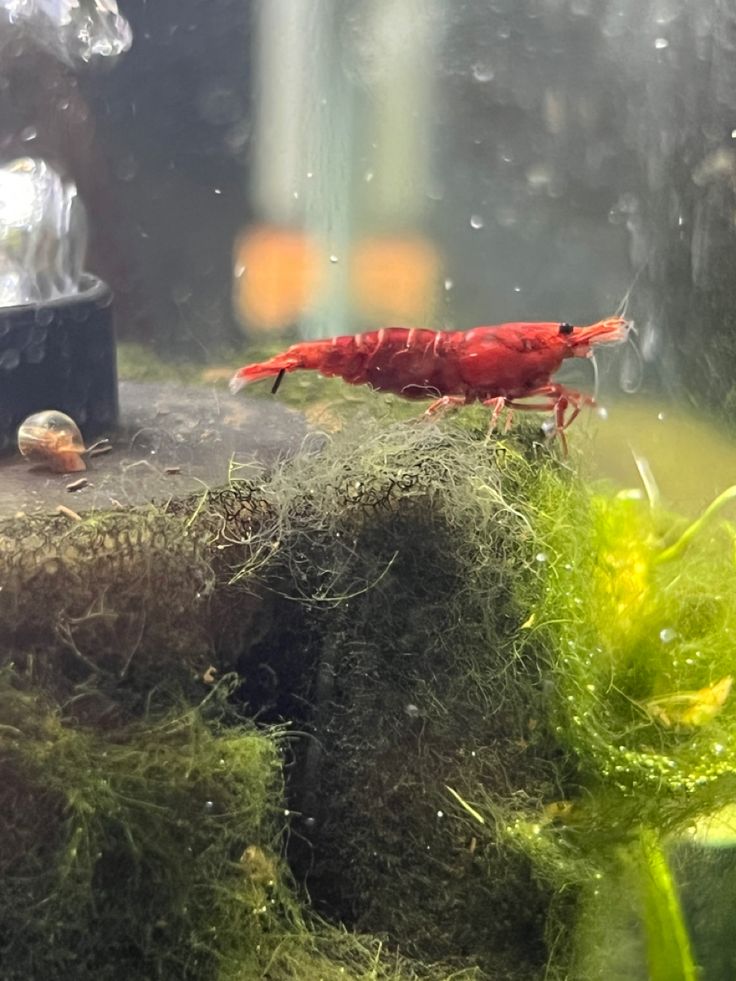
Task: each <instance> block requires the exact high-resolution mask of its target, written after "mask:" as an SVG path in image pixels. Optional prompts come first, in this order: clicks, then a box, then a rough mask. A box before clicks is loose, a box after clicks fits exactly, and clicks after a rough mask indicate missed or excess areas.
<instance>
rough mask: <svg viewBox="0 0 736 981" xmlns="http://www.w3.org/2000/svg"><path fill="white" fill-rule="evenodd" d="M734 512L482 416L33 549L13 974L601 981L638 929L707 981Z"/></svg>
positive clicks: (724, 736) (11, 704) (358, 447)
mask: <svg viewBox="0 0 736 981" xmlns="http://www.w3.org/2000/svg"><path fill="white" fill-rule="evenodd" d="M724 500H725V499H724ZM721 503H723V502H721ZM718 507H720V504H719V505H718ZM717 511H718V508H717V507H716V508H715V509H709V511H708V513H707V514H706V516H705V517H704V519H703V520H701V521H699V522H695V523H693V524H692V525H691V526H686V523H684V522H683V521H682V520H681V519H679V518H677V517H676V516H672V515H668V514H667V513H666V512H664V511H662V510H661V509H659V508H656V507H650V506H649V505H648V504H647V502H646V501H644V500H637V499H634V498H633V497H632V496H631V495H628V496H624V497H617V496H616V495H615V494H614V493H609V492H607V491H601V490H598V491H596V492H593V491H591V490H590V489H589V488H586V487H585V486H584V485H583V484H582V483H581V482H580V481H579V480H578V479H577V478H576V477H575V476H574V472H573V470H572V468H571V467H570V466H569V465H568V464H566V463H564V462H563V461H561V460H560V458H559V457H558V456H557V454H556V452H555V450H554V449H553V448H550V446H548V445H545V444H543V443H540V442H538V441H537V439H536V430H535V428H534V427H533V426H530V427H528V428H524V429H521V430H517V431H516V433H515V434H514V436H513V437H503V438H499V437H495V436H491V435H489V434H488V432H487V420H486V418H485V416H483V415H482V414H478V415H476V414H474V413H473V412H468V413H464V414H463V415H462V417H457V418H453V419H450V420H447V421H443V422H442V423H441V424H440V425H439V426H438V425H436V424H434V423H432V424H417V423H411V422H410V423H401V424H396V423H393V424H391V423H388V422H387V421H386V420H380V419H371V418H366V417H365V416H358V417H357V418H356V420H354V421H353V422H352V423H350V424H349V425H348V426H346V428H345V429H344V430H343V431H341V432H339V433H336V434H334V435H332V436H330V437H328V438H325V437H324V436H320V437H319V438H316V439H315V440H314V442H309V441H308V442H307V444H306V445H305V446H304V449H303V452H302V453H301V454H300V455H299V457H298V458H296V459H295V460H292V461H290V462H288V463H285V464H283V465H279V466H277V467H275V468H273V469H272V470H271V471H270V472H268V473H266V472H264V473H263V475H262V477H261V478H260V479H259V480H258V481H253V480H252V479H249V480H245V479H242V480H241V479H239V471H238V470H237V468H236V467H233V469H232V473H231V480H230V483H229V486H227V487H225V488H216V489H212V490H210V491H206V492H203V493H202V494H200V495H198V496H196V497H195V498H190V499H184V500H178V501H175V500H172V501H170V502H169V503H168V504H167V505H166V506H165V507H163V508H158V509H155V508H144V509H138V510H130V511H119V512H116V513H104V514H102V513H95V514H92V515H90V516H87V517H82V520H81V521H78V522H73V523H72V522H70V521H69V520H68V519H67V518H64V517H63V516H58V515H56V516H50V517H49V518H43V517H34V518H32V519H31V518H27V517H18V518H16V519H12V520H9V521H6V522H4V523H3V524H2V525H1V526H0V541H1V542H2V545H3V547H2V548H1V549H0V577H2V582H3V584H4V588H3V590H2V591H0V638H1V639H2V644H3V651H4V661H5V665H6V667H5V673H4V675H3V676H2V679H1V680H2V689H1V691H0V694H1V695H2V698H0V715H1V717H0V751H1V752H0V770H1V771H2V781H1V782H2V786H3V787H4V788H5V790H4V793H6V794H7V795H9V796H8V801H7V804H6V806H5V807H4V808H3V810H2V811H1V812H0V814H1V816H0V822H2V828H1V830H2V835H1V836H0V838H2V840H3V846H2V848H0V855H1V856H2V861H3V863H4V866H5V868H6V869H7V870H8V875H7V876H6V877H5V880H4V881H5V882H6V883H7V885H6V886H3V890H2V893H1V894H0V945H1V947H0V950H1V951H4V956H3V965H5V963H9V964H10V965H11V967H12V971H11V970H10V969H9V971H10V973H9V974H8V976H9V977H18V978H20V977H33V976H36V975H38V976H41V975H42V976H44V977H48V978H56V977H58V978H62V977H68V976H70V974H69V972H70V971H71V970H72V968H71V967H70V965H74V968H73V970H74V971H76V974H75V975H74V976H75V977H77V976H78V977H80V978H85V977H90V978H91V977H96V978H97V977H101V978H105V977H109V978H111V979H112V978H118V977H120V978H123V977H125V978H129V977H138V976H140V977H151V978H157V977H161V978H169V977H170V978H172V979H173V978H209V977H211V978H217V979H218V981H221V979H232V981H249V979H250V978H257V977H267V978H270V979H273V981H279V979H282V978H283V979H285V981H288V979H291V978H294V979H296V978H305V979H311V978H325V979H330V978H332V977H347V978H363V977H366V978H368V977H379V978H387V979H388V978H393V979H403V978H411V977H417V978H420V977H424V978H430V977H431V978H437V979H439V978H450V977H454V978H460V977H463V978H470V977H475V978H479V979H480V978H488V979H494V981H495V979H509V981H511V979H526V978H529V979H532V978H534V979H536V978H540V979H541V978H543V977H545V978H549V977H560V978H562V977H580V978H582V977H601V978H605V977H606V973H605V971H606V964H605V963H604V962H603V959H602V958H603V952H604V951H608V952H609V953H608V955H607V956H608V957H609V966H610V957H611V953H610V952H611V951H612V950H614V949H623V947H624V946H625V945H622V944H620V943H619V941H618V939H614V934H613V932H611V931H612V929H613V927H612V924H613V923H614V921H615V922H616V923H619V924H623V926H622V929H623V930H624V931H626V930H629V931H630V932H631V931H633V933H632V936H633V935H634V934H635V937H634V940H633V941H632V943H631V944H630V945H629V946H630V948H631V950H634V951H635V952H638V953H636V955H635V956H638V957H639V958H640V959H641V958H643V959H644V961H646V963H648V965H649V968H648V969H649V970H650V974H651V976H652V977H661V978H664V977H666V976H667V974H666V972H667V971H670V972H672V971H675V973H671V977H672V978H679V977H682V979H683V981H688V979H689V978H690V976H691V974H692V971H693V970H694V966H693V965H694V964H695V959H696V956H697V955H698V948H697V942H698V941H697V937H695V939H694V940H693V941H692V942H691V940H690V938H689V936H688V930H689V927H688V923H687V920H686V918H685V916H684V914H683V911H682V908H681V906H680V903H679V900H678V885H677V883H676V881H675V876H674V873H673V872H672V871H671V869H670V867H669V862H670V855H671V853H672V848H673V847H676V842H677V841H678V840H679V838H681V837H682V836H684V835H686V834H687V829H688V827H690V826H691V825H692V823H693V822H697V821H699V820H700V819H701V818H703V817H704V816H705V815H707V814H708V813H709V812H710V811H712V810H714V809H716V808H717V807H720V806H721V805H722V804H724V803H725V802H726V801H727V799H728V797H729V795H730V793H731V791H732V787H733V776H734V760H735V759H736V751H735V750H734V748H733V747H734V738H736V735H735V734H734V733H735V729H734V722H733V720H734V708H733V705H732V703H731V700H730V685H731V682H730V667H729V665H730V663H731V662H730V658H731V653H730V652H731V649H732V635H733V630H734V628H735V625H736V604H735V602H734V599H733V596H734V595H736V592H735V591H734V589H733V586H734V585H736V583H734V581H733V580H734V575H735V568H734V563H733V551H732V539H733V534H732V532H731V531H730V528H729V526H727V525H725V524H724V523H722V522H721V523H719V522H720V518H719V516H718V514H717V513H716V512H717ZM706 519H708V520H706ZM729 536H730V537H729ZM11 665H12V667H11ZM287 863H288V866H287ZM287 867H288V872H287ZM655 873H656V874H655ZM651 882H654V883H655V886H651V887H647V885H646V883H651ZM632 884H633V885H632ZM634 894H635V895H634ZM307 895H308V896H309V900H310V901H311V910H312V911H314V910H316V911H317V912H318V913H319V914H321V916H322V917H323V918H324V919H322V920H316V919H315V918H314V914H313V912H309V907H308V905H307V903H306V897H307ZM612 896H613V897H615V899H616V903H615V904H614V903H613V901H611V908H612V909H613V906H614V905H615V906H616V909H617V910H618V914H617V915H615V916H614V915H612V916H611V917H610V918H609V919H610V923H608V921H607V919H606V917H605V916H604V915H603V911H604V908H605V903H606V901H607V899H606V897H612ZM632 897H633V898H632ZM685 906H686V907H687V904H685ZM32 910H35V911H36V912H35V913H33V914H31V912H30V911H32ZM701 916H702V914H701ZM326 921H328V922H329V923H330V924H331V925H330V926H328V925H327V922H326ZM607 923H608V926H607ZM632 924H633V925H634V926H632ZM608 927H610V929H608ZM353 931H355V932H353ZM665 935H666V936H668V937H675V938H676V942H673V943H672V944H670V945H669V946H668V948H667V951H666V952H665V953H666V956H665V955H662V956H661V957H660V960H659V961H657V960H656V956H655V954H653V953H652V951H653V950H654V949H655V946H656V944H655V941H654V940H653V938H655V937H656V936H665ZM637 938H638V939H637ZM693 944H694V945H695V946H693ZM660 946H661V945H660ZM693 951H695V953H693ZM632 956H634V955H632ZM39 958H42V959H39ZM44 958H45V959H44ZM406 958H409V959H406ZM663 958H664V959H663ZM41 966H42V967H41ZM626 969H628V968H626ZM13 971H14V972H15V973H14V974H13V973H12V972H13ZM85 971H86V972H87V974H85V973H84V972H85ZM657 971H659V974H657ZM34 972H35V973H34ZM39 972H41V973H39ZM677 972H679V974H678V973H677Z"/></svg>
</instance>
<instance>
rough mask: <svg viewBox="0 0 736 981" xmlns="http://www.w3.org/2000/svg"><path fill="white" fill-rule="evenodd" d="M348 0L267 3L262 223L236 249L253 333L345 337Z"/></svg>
mask: <svg viewBox="0 0 736 981" xmlns="http://www.w3.org/2000/svg"><path fill="white" fill-rule="evenodd" d="M339 6H340V4H339V0H259V2H258V3H257V4H256V7H255V10H256V17H257V24H256V31H255V52H254V62H255V79H256V106H255V129H254V140H253V145H254V154H253V169H252V183H251V193H252V199H253V205H254V210H255V212H256V215H257V218H258V220H259V224H258V225H257V226H255V227H254V228H251V229H250V230H248V231H247V232H245V233H244V234H243V236H242V237H241V239H240V241H239V242H238V243H237V245H236V257H235V277H236V280H235V293H234V302H235V306H236V310H237V312H238V314H239V316H240V320H241V323H242V324H243V327H244V329H245V330H246V331H247V332H249V333H250V332H252V331H277V332H283V331H285V330H289V331H291V332H298V333H299V335H300V336H309V335H317V334H327V333H335V332H340V331H344V330H345V329H346V328H345V322H346V319H347V313H348V311H347V300H346V297H347V275H348V272H347V263H346V261H345V257H346V255H347V252H348V249H349V234H348V229H349V224H350V222H349V213H350V206H351V197H350V193H349V185H348V177H349V172H350V168H349V147H350V123H351V119H352V112H351V105H350V90H349V86H347V85H346V84H345V80H344V78H341V77H340V62H339V59H338V57H337V51H336V40H335V12H336V9H337V8H338V7H339Z"/></svg>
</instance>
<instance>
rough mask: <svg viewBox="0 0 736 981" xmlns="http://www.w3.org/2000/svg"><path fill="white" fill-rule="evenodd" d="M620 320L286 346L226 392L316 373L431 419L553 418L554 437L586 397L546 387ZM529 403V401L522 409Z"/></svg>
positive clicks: (614, 331)
mask: <svg viewBox="0 0 736 981" xmlns="http://www.w3.org/2000/svg"><path fill="white" fill-rule="evenodd" d="M629 326H630V325H629V322H628V321H626V320H624V319H623V318H621V317H614V318H612V319H610V320H601V321H599V322H598V323H596V324H591V325H589V326H587V327H576V326H574V325H573V324H568V323H562V324H560V323H510V324H499V325H498V326H495V327H474V328H472V330H467V331H434V330H425V329H420V328H413V327H412V328H408V327H384V328H383V329H381V330H375V331H367V332H365V333H362V334H354V335H348V336H344V337H331V338H326V339H324V340H317V341H303V342H301V343H298V344H293V345H292V346H291V347H290V348H288V349H287V350H286V351H283V352H282V353H281V354H277V355H276V356H275V357H273V358H271V359H270V360H268V361H262V362H260V363H257V364H249V365H246V366H245V367H244V368H241V369H240V370H239V371H238V372H237V373H236V374H235V375H234V377H233V378H232V380H231V382H230V389H231V391H232V392H237V391H238V390H239V389H240V388H242V386H243V385H247V384H249V383H250V382H255V381H260V380H261V379H264V378H270V377H274V378H275V382H274V385H273V389H272V391H274V392H275V391H276V389H277V388H278V386H279V384H280V382H281V379H282V378H283V376H284V374H285V373H287V372H291V371H300V370H312V371H318V372H320V374H322V375H325V376H327V377H330V376H333V375H336V376H338V377H340V378H342V379H344V380H345V381H346V382H349V383H350V384H351V385H370V386H371V387H372V388H374V389H376V390H377V391H379V392H393V393H395V394H396V395H401V396H403V397H404V398H407V399H430V398H431V399H433V401H432V403H431V404H430V405H429V407H428V408H427V414H428V415H432V414H434V413H435V412H437V411H438V410H441V409H444V408H447V407H449V406H459V405H468V404H470V403H471V402H481V403H483V405H487V406H488V407H489V408H490V409H491V410H492V415H491V425H492V426H493V425H495V423H496V422H497V420H498V417H499V415H500V414H501V412H502V411H503V410H504V409H510V410H513V409H525V410H536V411H540V412H553V413H554V419H555V432H556V433H559V434H560V436H561V439H562V441H563V443H564V430H565V429H566V428H567V427H568V426H569V425H570V423H571V422H572V421H573V419H575V417H576V416H577V415H578V413H579V412H580V410H581V409H582V407H583V406H586V405H595V401H594V399H593V397H592V396H590V395H584V394H582V393H581V392H578V391H575V390H574V389H571V388H568V387H567V386H565V385H562V384H560V383H559V382H555V381H553V380H552V376H553V375H554V373H555V372H556V371H557V370H558V369H559V368H560V367H561V365H562V362H563V361H565V360H566V359H567V358H585V357H590V356H591V354H592V351H593V348H594V347H597V346H599V345H603V344H618V343H621V342H622V341H624V340H625V339H626V337H627V335H628V330H629ZM527 399H531V400H533V401H525V400H527Z"/></svg>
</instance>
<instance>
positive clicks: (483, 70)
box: [470, 62, 496, 82]
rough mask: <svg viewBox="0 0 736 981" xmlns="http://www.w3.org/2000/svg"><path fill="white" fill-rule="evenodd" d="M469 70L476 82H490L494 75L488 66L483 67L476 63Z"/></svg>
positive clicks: (481, 64)
mask: <svg viewBox="0 0 736 981" xmlns="http://www.w3.org/2000/svg"><path fill="white" fill-rule="evenodd" d="M470 70H471V72H472V74H473V78H474V79H475V80H476V82H492V81H493V76H494V75H495V74H496V73H495V72H494V70H493V69H492V68H491V66H490V65H484V64H483V63H482V62H476V64H475V65H473V67H472V68H471V69H470Z"/></svg>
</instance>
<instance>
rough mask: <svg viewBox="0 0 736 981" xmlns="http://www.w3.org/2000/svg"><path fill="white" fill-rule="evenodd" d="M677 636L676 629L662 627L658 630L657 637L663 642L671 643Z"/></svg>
mask: <svg viewBox="0 0 736 981" xmlns="http://www.w3.org/2000/svg"><path fill="white" fill-rule="evenodd" d="M676 637H677V631H676V630H674V629H673V628H672V627H664V628H663V629H662V630H660V631H659V639H660V640H661V641H662V643H663V644H671V643H672V641H673V640H675V638H676Z"/></svg>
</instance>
